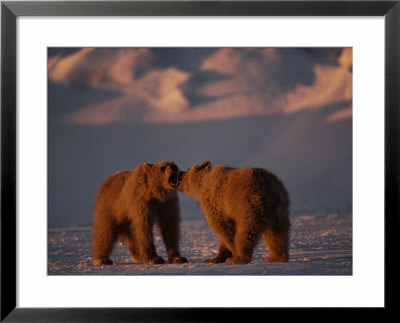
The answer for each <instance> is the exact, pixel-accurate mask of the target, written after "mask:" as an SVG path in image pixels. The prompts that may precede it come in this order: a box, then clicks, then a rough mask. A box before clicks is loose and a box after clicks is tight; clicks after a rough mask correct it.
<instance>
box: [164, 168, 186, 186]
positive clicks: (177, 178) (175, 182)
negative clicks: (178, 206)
mask: <svg viewBox="0 0 400 323" xmlns="http://www.w3.org/2000/svg"><path fill="white" fill-rule="evenodd" d="M183 175H185V172H182V171H180V172H179V173H173V174H172V175H171V176H170V177H169V178H168V183H169V185H170V186H171V187H172V188H177V187H178V186H179V184H180V182H181V180H182V178H183Z"/></svg>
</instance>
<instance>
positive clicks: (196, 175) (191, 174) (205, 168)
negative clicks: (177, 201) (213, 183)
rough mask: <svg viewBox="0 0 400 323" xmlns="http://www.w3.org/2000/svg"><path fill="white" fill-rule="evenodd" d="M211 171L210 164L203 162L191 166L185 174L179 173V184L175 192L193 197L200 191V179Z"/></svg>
mask: <svg viewBox="0 0 400 323" xmlns="http://www.w3.org/2000/svg"><path fill="white" fill-rule="evenodd" d="M210 170H211V162H210V161H205V162H203V163H201V164H197V165H193V166H192V167H190V168H189V169H188V170H187V171H186V172H180V173H179V184H178V186H177V188H176V189H177V190H178V191H180V192H185V193H186V194H188V195H190V196H192V197H195V195H196V193H197V192H200V191H201V186H202V178H203V176H204V175H205V174H206V173H208V172H209V171H210Z"/></svg>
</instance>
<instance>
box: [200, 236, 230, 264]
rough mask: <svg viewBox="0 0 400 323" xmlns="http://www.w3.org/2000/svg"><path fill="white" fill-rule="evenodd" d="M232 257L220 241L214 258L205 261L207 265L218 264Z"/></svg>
mask: <svg viewBox="0 0 400 323" xmlns="http://www.w3.org/2000/svg"><path fill="white" fill-rule="evenodd" d="M231 257H232V252H231V251H230V250H229V249H228V248H227V247H226V246H225V244H224V243H223V242H222V241H220V243H219V248H218V255H217V256H216V257H215V258H210V259H207V261H206V262H207V263H208V264H219V263H223V262H225V261H226V259H228V258H231Z"/></svg>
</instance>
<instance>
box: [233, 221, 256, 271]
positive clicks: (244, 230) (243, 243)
mask: <svg viewBox="0 0 400 323" xmlns="http://www.w3.org/2000/svg"><path fill="white" fill-rule="evenodd" d="M251 228H252V226H251V225H247V224H242V225H238V230H237V232H236V235H235V251H234V253H233V257H231V258H228V259H226V261H225V263H226V264H229V265H241V264H248V263H249V262H250V261H251V258H252V257H253V250H254V247H255V246H256V244H257V241H258V236H259V234H258V232H255V231H253V230H252V229H251Z"/></svg>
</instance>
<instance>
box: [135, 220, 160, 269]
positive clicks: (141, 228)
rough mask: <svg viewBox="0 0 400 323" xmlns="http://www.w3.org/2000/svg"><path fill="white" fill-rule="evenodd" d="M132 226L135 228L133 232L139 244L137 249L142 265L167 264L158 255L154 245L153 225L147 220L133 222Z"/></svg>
mask: <svg viewBox="0 0 400 323" xmlns="http://www.w3.org/2000/svg"><path fill="white" fill-rule="evenodd" d="M131 225H132V226H133V228H132V230H134V232H135V238H136V239H135V240H136V242H137V245H136V246H135V247H136V249H137V251H138V254H139V258H140V260H141V261H142V263H143V264H146V265H152V264H163V263H165V260H164V259H163V258H162V257H160V256H159V255H157V252H156V247H155V246H154V243H153V228H152V225H151V224H150V223H148V221H146V220H145V219H140V220H138V219H137V220H136V221H132V224H131ZM135 251H136V250H135Z"/></svg>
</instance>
